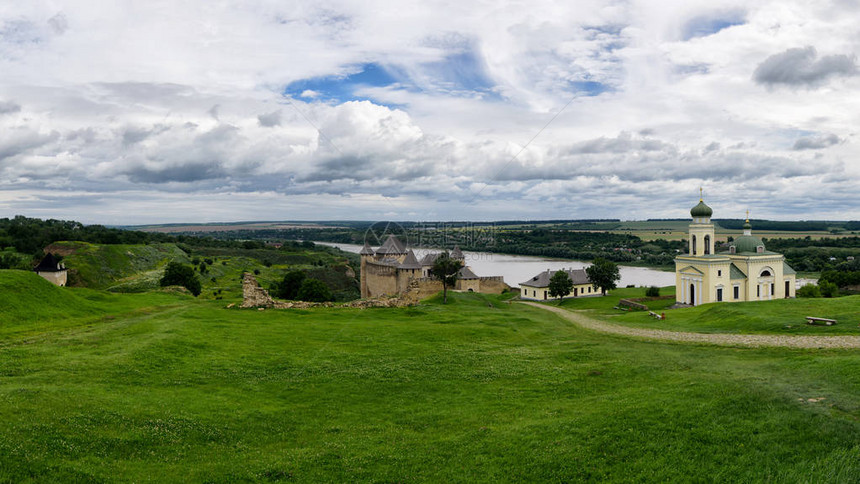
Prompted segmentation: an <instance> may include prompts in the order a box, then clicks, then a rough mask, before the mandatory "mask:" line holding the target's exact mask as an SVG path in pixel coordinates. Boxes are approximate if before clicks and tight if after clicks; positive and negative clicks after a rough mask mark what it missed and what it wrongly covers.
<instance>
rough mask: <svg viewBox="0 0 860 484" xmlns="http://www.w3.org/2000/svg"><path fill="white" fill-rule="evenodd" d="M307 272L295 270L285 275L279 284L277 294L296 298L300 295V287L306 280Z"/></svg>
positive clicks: (281, 296)
mask: <svg viewBox="0 0 860 484" xmlns="http://www.w3.org/2000/svg"><path fill="white" fill-rule="evenodd" d="M306 277H307V274H305V272H304V271H299V270H293V271H290V272H287V273H286V274H285V275H284V280H283V281H281V283H280V284H279V286H278V290H277V296H278V297H279V298H281V299H296V298H298V296H299V288H301V287H302V282H304V281H305V278H306Z"/></svg>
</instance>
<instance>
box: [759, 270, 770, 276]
mask: <svg viewBox="0 0 860 484" xmlns="http://www.w3.org/2000/svg"><path fill="white" fill-rule="evenodd" d="M770 276H771V273H770V271H769V270H767V269H765V270H763V271H761V277H770Z"/></svg>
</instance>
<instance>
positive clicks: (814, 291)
mask: <svg viewBox="0 0 860 484" xmlns="http://www.w3.org/2000/svg"><path fill="white" fill-rule="evenodd" d="M797 297H821V290H819V289H818V286H816V285H815V284H807V285H805V286H803V287H801V288H800V289H798V290H797Z"/></svg>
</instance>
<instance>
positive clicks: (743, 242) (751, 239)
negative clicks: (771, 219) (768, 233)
mask: <svg viewBox="0 0 860 484" xmlns="http://www.w3.org/2000/svg"><path fill="white" fill-rule="evenodd" d="M759 246H761V247H762V250H764V242H762V241H761V239H760V238H758V237H756V236H754V235H741V236H740V237H738V238H736V239H735V240H733V241H732V243H731V244H729V247H734V248H735V253H740V252H758V247H759Z"/></svg>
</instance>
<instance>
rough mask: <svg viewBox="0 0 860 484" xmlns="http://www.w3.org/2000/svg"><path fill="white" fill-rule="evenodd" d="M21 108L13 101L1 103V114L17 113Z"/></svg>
mask: <svg viewBox="0 0 860 484" xmlns="http://www.w3.org/2000/svg"><path fill="white" fill-rule="evenodd" d="M20 110H21V106H20V105H18V104H16V103H13V102H12V101H0V114H9V113H17V112H18V111H20Z"/></svg>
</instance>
